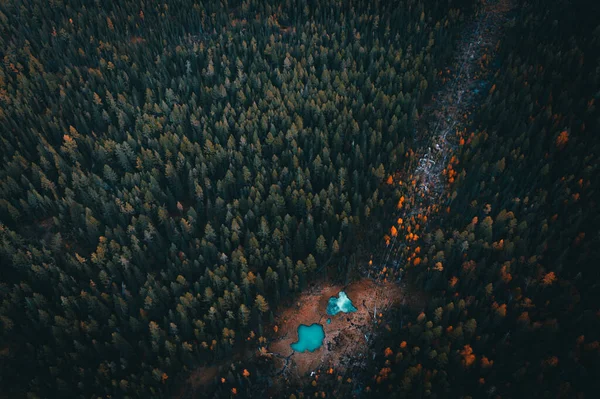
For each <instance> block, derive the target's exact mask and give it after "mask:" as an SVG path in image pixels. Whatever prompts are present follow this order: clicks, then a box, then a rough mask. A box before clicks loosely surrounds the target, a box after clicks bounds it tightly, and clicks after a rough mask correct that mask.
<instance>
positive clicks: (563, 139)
mask: <svg viewBox="0 0 600 399" xmlns="http://www.w3.org/2000/svg"><path fill="white" fill-rule="evenodd" d="M568 142H569V132H567V131H566V130H563V131H562V132H560V134H559V135H558V137H557V138H556V147H557V148H558V149H563V148H564V146H566V145H567V143H568Z"/></svg>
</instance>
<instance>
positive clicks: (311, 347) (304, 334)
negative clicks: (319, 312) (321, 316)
mask: <svg viewBox="0 0 600 399" xmlns="http://www.w3.org/2000/svg"><path fill="white" fill-rule="evenodd" d="M324 339H325V331H323V326H322V325H320V324H318V323H314V324H311V325H310V326H307V325H304V324H300V325H299V326H298V342H294V343H293V344H292V345H291V346H292V349H293V350H295V351H296V352H304V351H309V352H314V351H316V350H317V349H319V348H320V347H321V345H323V340H324Z"/></svg>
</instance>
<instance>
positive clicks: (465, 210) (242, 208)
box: [0, 0, 600, 398]
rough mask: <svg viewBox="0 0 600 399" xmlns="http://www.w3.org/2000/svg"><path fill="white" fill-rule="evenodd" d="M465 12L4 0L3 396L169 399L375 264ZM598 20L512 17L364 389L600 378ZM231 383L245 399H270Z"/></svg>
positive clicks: (543, 13) (418, 392) (395, 5)
mask: <svg viewBox="0 0 600 399" xmlns="http://www.w3.org/2000/svg"><path fill="white" fill-rule="evenodd" d="M478 9H479V5H478V2H476V1H469V0H464V1H455V0H450V1H442V2H438V1H429V0H408V1H349V0H348V1H334V0H325V1H318V2H317V1H308V0H303V1H302V0H299V1H284V2H271V1H246V2H239V1H229V2H226V1H222V2H213V1H210V2H205V3H201V2H198V1H180V0H173V1H167V2H164V3H163V2H160V3H155V2H149V1H127V2H101V1H75V0H66V1H41V0H31V1H28V2H20V1H4V2H1V3H0V56H1V57H2V60H3V63H2V66H1V67H0V139H1V140H2V142H1V144H0V145H1V147H0V148H1V150H0V151H1V152H0V155H1V156H2V161H3V162H2V168H1V170H0V220H1V221H2V222H1V224H0V264H1V270H0V273H1V276H2V277H1V279H0V301H1V302H0V387H1V392H2V393H1V394H0V396H1V395H4V396H5V397H7V398H20V397H28V398H71V397H81V398H98V397H113V398H120V397H123V398H125V397H128V398H134V397H144V398H148V397H168V396H170V395H173V393H174V392H177V391H178V384H179V383H180V381H181V380H180V378H179V377H180V376H182V375H185V373H186V372H187V371H189V370H191V369H193V368H195V367H198V366H201V365H206V364H213V363H214V362H216V361H218V360H220V359H223V358H227V357H229V356H230V355H232V354H233V353H234V352H236V350H238V349H239V348H240V347H241V346H242V344H243V343H244V342H248V341H249V340H250V342H251V343H252V344H255V343H256V344H259V343H260V342H261V340H262V339H264V338H262V336H263V335H264V333H263V327H264V325H265V323H268V322H269V321H270V320H272V319H273V311H274V310H275V308H276V306H277V305H278V304H280V303H281V302H282V301H284V300H286V299H289V298H292V297H293V296H294V295H296V294H298V293H299V292H301V291H302V290H303V289H304V288H305V287H306V285H307V283H308V282H309V281H311V280H312V279H314V278H316V277H317V275H319V274H320V273H319V271H322V270H326V269H327V268H328V267H330V266H331V267H336V268H337V269H336V270H340V265H342V267H343V268H346V266H347V265H349V264H350V263H349V262H348V261H347V260H348V258H349V257H350V256H352V255H353V253H354V248H355V247H356V246H357V244H358V243H359V241H360V242H361V243H362V244H363V245H368V244H369V243H371V245H372V246H373V250H376V248H377V246H380V245H382V243H381V242H382V236H383V234H384V233H385V231H383V230H381V231H378V230H377V229H374V228H373V226H379V225H387V223H388V221H386V220H387V218H388V217H389V215H390V214H391V211H392V210H393V208H394V207H395V203H396V202H397V200H398V198H399V196H400V195H401V194H402V192H401V190H390V189H389V188H386V187H385V183H384V182H385V179H386V178H387V176H388V175H390V174H392V173H394V172H395V171H396V170H399V169H401V168H402V167H403V165H405V163H406V162H408V161H410V157H411V155H410V154H411V153H410V151H409V149H411V147H412V145H413V144H414V143H413V140H414V131H415V126H416V123H417V121H418V119H419V115H420V113H421V112H422V111H423V106H424V104H425V103H426V102H427V101H428V100H429V99H430V97H431V94H432V92H433V90H434V89H435V87H436V86H437V85H438V84H440V82H439V79H438V76H439V71H440V70H441V69H442V68H444V67H445V66H447V65H448V64H449V63H450V62H452V57H453V54H454V52H455V50H456V43H457V41H456V40H457V39H458V38H459V35H460V33H461V32H462V29H463V27H464V26H465V24H466V22H467V21H469V20H470V19H471V18H473V17H474V16H475V14H476V13H477V12H478ZM587 11H588V12H587V13H586V10H585V9H582V8H581V7H574V6H573V5H572V4H571V3H570V2H568V1H557V2H553V3H552V5H551V6H550V5H549V4H548V3H547V2H542V1H539V0H532V1H529V2H525V3H523V4H519V5H518V7H517V9H516V11H515V13H514V20H512V22H511V23H510V24H509V25H508V26H507V28H506V30H507V33H506V36H505V38H504V39H503V40H502V42H501V43H500V44H499V49H498V52H499V56H498V59H499V61H498V62H499V65H497V66H496V68H497V71H496V73H495V75H493V76H492V77H491V78H490V79H491V80H492V82H491V83H493V84H494V86H493V89H492V90H490V91H489V93H487V94H485V95H483V97H482V100H481V106H480V108H479V110H478V111H477V112H476V114H475V115H476V116H475V118H474V120H473V121H472V130H471V131H469V134H470V133H471V132H472V133H473V134H472V136H470V139H469V140H468V141H467V143H466V144H465V145H464V146H461V147H460V149H459V152H458V153H457V156H458V159H459V163H458V165H459V166H458V167H457V168H458V169H459V171H460V173H459V174H458V177H457V179H456V182H455V183H454V185H452V188H451V190H452V191H453V192H451V193H450V195H449V198H448V203H447V204H445V206H446V205H447V206H449V207H450V212H449V213H445V214H443V215H440V216H439V217H438V218H435V220H432V221H431V223H432V225H431V226H430V227H429V229H430V230H431V231H430V233H428V234H425V235H423V237H421V238H420V240H421V241H420V242H419V244H420V245H421V254H422V258H423V262H421V263H420V264H419V265H418V266H413V267H408V266H409V265H407V271H408V275H409V277H410V281H411V282H412V284H414V285H415V286H416V287H418V288H419V289H422V290H424V291H425V292H426V293H427V296H428V303H427V304H426V309H425V310H424V312H422V313H420V312H418V313H415V312H410V311H408V310H402V313H401V314H398V315H397V317H394V318H392V321H391V322H390V326H391V328H390V329H389V330H387V329H386V330H383V331H382V332H381V339H380V340H379V341H378V343H377V344H376V345H378V346H380V348H379V349H380V350H379V352H378V353H379V354H380V356H377V357H376V358H375V359H373V364H372V370H373V374H374V375H371V376H366V377H365V383H364V384H363V385H361V386H360V387H359V388H360V390H359V391H354V392H355V393H356V392H361V393H363V394H365V395H373V396H374V397H381V396H382V395H385V396H392V397H396V396H397V397H421V396H427V395H429V396H432V397H461V396H462V397H466V396H472V397H523V396H525V395H528V396H534V397H535V396H546V397H555V396H556V395H558V394H561V395H563V397H565V398H572V397H576V396H577V395H578V394H582V393H585V392H586V386H587V384H588V383H589V382H590V380H593V376H594V373H597V370H598V369H600V362H599V356H598V354H599V349H600V348H599V347H600V345H599V343H598V340H599V339H600V337H599V332H600V320H599V315H600V314H599V313H598V312H599V311H600V309H598V300H597V299H595V297H596V295H594V292H595V291H598V281H600V275H599V274H600V272H599V271H598V270H599V269H598V268H597V265H598V261H599V260H600V254H599V249H600V237H599V236H598V228H597V227H596V226H598V223H599V222H600V220H598V219H599V217H598V211H597V208H596V207H597V189H598V186H599V183H600V182H599V181H598V155H599V150H600V146H599V144H598V139H597V133H598V128H599V127H600V123H599V113H598V112H597V107H596V104H595V102H597V101H600V98H599V97H600V91H599V90H600V84H599V83H600V82H599V79H600V68H599V67H598V65H600V58H598V57H599V54H600V26H599V25H598V22H597V21H594V20H593V18H591V17H590V15H592V14H593V13H590V10H587ZM475 218H477V219H475ZM359 238H360V240H359ZM436 262H441V263H443V265H444V267H443V270H442V271H440V270H434V269H433V268H432V266H433V265H434V264H435V263H436ZM334 265H335V266H334ZM347 272H348V271H347V270H343V272H342V274H346V273H347ZM399 311H400V310H399ZM385 348H389V349H390V350H391V352H392V354H390V352H389V351H385ZM248 367H249V368H250V370H251V375H252V378H241V377H240V376H236V378H237V381H230V382H231V383H232V384H234V386H235V387H236V388H237V392H238V396H242V395H245V396H252V392H253V391H252V386H253V384H256V386H258V385H259V384H260V381H255V380H253V378H254V377H255V376H256V375H257V374H258V373H256V372H255V371H254V369H253V368H251V366H250V365H249V366H248ZM315 385H316V386H313V384H310V385H308V386H307V387H305V388H304V390H303V391H304V392H305V395H311V396H312V395H313V394H314V393H317V394H318V393H319V392H326V393H327V395H331V396H334V397H348V396H349V395H351V390H352V389H355V387H354V386H353V385H352V384H350V383H349V382H347V380H346V379H343V380H341V381H340V380H338V379H336V378H334V377H333V376H332V377H331V378H330V380H328V379H327V377H324V378H322V379H321V380H320V381H319V384H315ZM231 388H232V386H230V385H227V386H225V387H224V388H223V389H222V391H220V392H218V393H217V395H221V396H225V397H229V396H230V395H231V394H232V393H231V391H230V389H231ZM255 392H256V391H255ZM291 393H292V392H285V393H284V395H285V396H286V397H288V396H289V395H290V394H291ZM296 395H298V393H296Z"/></svg>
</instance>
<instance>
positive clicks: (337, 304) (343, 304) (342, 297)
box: [327, 291, 357, 316]
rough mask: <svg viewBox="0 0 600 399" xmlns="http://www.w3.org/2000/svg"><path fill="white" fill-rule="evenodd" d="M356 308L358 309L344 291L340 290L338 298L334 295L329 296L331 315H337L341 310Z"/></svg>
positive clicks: (352, 310)
mask: <svg viewBox="0 0 600 399" xmlns="http://www.w3.org/2000/svg"><path fill="white" fill-rule="evenodd" d="M356 310H357V309H356V308H355V307H354V305H353V304H352V301H351V300H350V298H348V296H347V295H346V293H345V292H344V291H340V293H339V294H338V297H337V298H336V297H334V296H332V297H331V298H329V303H328V304H327V314H328V315H330V316H335V315H336V314H338V313H340V312H344V313H351V312H356Z"/></svg>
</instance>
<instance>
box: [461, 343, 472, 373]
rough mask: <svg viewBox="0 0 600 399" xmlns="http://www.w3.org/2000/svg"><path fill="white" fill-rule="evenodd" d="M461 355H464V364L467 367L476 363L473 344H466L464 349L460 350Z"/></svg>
mask: <svg viewBox="0 0 600 399" xmlns="http://www.w3.org/2000/svg"><path fill="white" fill-rule="evenodd" d="M460 356H461V357H462V362H463V365H464V366H465V367H467V368H468V367H471V365H472V364H473V363H475V359H476V356H475V355H474V354H473V348H471V345H465V346H464V348H463V350H461V351H460Z"/></svg>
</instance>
